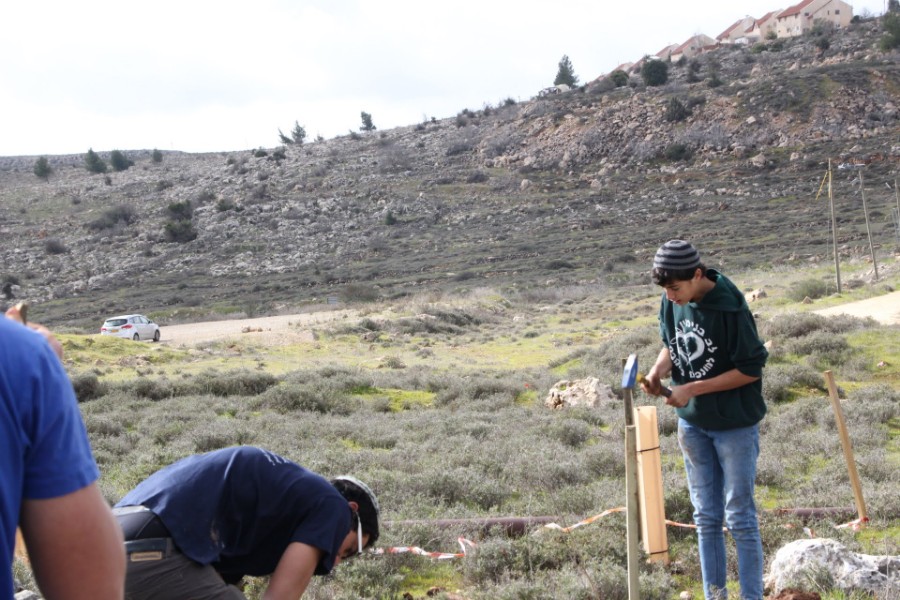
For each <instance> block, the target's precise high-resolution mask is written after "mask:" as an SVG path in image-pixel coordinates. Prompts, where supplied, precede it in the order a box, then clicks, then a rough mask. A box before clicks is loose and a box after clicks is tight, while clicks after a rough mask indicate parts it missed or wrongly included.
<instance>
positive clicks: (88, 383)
mask: <svg viewBox="0 0 900 600" xmlns="http://www.w3.org/2000/svg"><path fill="white" fill-rule="evenodd" d="M72 387H73V388H74V389H75V398H77V399H78V401H79V402H87V401H88V400H94V399H95V398H99V397H100V396H103V395H105V394H106V389H107V388H106V384H104V383H101V382H100V379H99V378H98V377H97V375H96V374H94V373H81V374H78V375H75V376H74V377H72Z"/></svg>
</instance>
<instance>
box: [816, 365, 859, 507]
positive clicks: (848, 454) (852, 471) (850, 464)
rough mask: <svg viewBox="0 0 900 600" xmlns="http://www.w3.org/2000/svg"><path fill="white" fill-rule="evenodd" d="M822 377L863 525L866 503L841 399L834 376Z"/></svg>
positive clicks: (828, 373)
mask: <svg viewBox="0 0 900 600" xmlns="http://www.w3.org/2000/svg"><path fill="white" fill-rule="evenodd" d="M823 375H825V383H827V384H828V397H829V398H831V407H832V408H833V409H834V420H835V422H836V423H837V428H838V433H839V434H840V437H841V448H843V450H844V460H846V461H847V472H848V473H849V475H850V485H851V486H852V487H853V497H854V498H855V499H856V512H857V514H858V515H859V520H860V523H865V522H866V521H868V520H869V517H868V515H867V514H866V503H865V501H864V500H863V495H862V485H860V483H859V474H858V473H857V472H856V462H855V461H854V460H853V446H852V445H851V444H850V436H849V435H848V434H847V424H846V423H845V422H844V410H843V409H842V408H841V399H840V398H839V397H838V391H837V386H836V385H835V383H834V375H833V374H832V373H831V371H825V372H824V373H823Z"/></svg>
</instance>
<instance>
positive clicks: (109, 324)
mask: <svg viewBox="0 0 900 600" xmlns="http://www.w3.org/2000/svg"><path fill="white" fill-rule="evenodd" d="M127 322H128V321H127V320H125V319H109V320H107V321H106V323H104V325H106V326H107V327H119V326H120V325H124V324H125V323H127Z"/></svg>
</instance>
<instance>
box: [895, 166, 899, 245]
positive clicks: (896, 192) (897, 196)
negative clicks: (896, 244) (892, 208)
mask: <svg viewBox="0 0 900 600" xmlns="http://www.w3.org/2000/svg"><path fill="white" fill-rule="evenodd" d="M894 198H895V199H896V200H897V237H898V238H900V190H898V189H897V178H896V177H894Z"/></svg>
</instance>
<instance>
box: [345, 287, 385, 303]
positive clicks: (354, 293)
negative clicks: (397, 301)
mask: <svg viewBox="0 0 900 600" xmlns="http://www.w3.org/2000/svg"><path fill="white" fill-rule="evenodd" d="M341 296H342V297H343V299H344V302H375V301H376V300H378V298H380V297H381V294H380V292H379V291H378V288H376V287H375V286H373V285H369V284H366V283H350V284H348V285H346V286H345V287H344V289H343V291H342V292H341Z"/></svg>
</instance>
